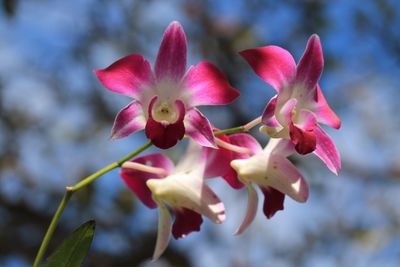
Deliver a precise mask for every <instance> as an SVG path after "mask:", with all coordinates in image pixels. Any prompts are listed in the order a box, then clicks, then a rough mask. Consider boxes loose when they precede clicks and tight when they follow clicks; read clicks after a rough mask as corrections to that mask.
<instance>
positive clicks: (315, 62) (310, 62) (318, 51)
mask: <svg viewBox="0 0 400 267" xmlns="http://www.w3.org/2000/svg"><path fill="white" fill-rule="evenodd" d="M323 68H324V56H323V55H322V47H321V42H320V40H319V37H318V35H316V34H313V35H311V37H310V39H309V40H308V42H307V47H306V49H305V51H304V54H303V56H302V57H301V59H300V61H299V64H298V65H297V75H296V80H297V81H301V82H304V83H305V85H306V88H307V89H308V90H314V88H315V86H316V85H317V83H318V80H319V78H320V77H321V74H322V70H323Z"/></svg>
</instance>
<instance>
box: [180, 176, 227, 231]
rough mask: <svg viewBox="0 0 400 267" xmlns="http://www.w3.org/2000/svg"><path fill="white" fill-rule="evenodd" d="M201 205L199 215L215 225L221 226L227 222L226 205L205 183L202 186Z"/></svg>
mask: <svg viewBox="0 0 400 267" xmlns="http://www.w3.org/2000/svg"><path fill="white" fill-rule="evenodd" d="M199 204H200V207H199V208H200V209H199V210H198V211H197V212H198V213H200V214H203V215H204V216H206V217H207V218H209V219H210V220H211V221H212V222H214V223H218V224H220V223H223V222H224V221H225V218H226V216H225V206H224V203H222V202H221V200H220V199H219V197H218V196H217V195H216V194H215V193H214V191H212V190H211V188H210V187H209V186H208V185H206V184H205V183H202V185H201V202H200V203H199ZM187 208H190V207H187ZM195 211H196V210H195Z"/></svg>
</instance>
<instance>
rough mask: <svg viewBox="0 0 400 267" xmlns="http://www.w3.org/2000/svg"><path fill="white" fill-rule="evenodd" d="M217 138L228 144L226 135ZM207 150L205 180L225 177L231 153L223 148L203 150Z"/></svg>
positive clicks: (229, 166)
mask: <svg viewBox="0 0 400 267" xmlns="http://www.w3.org/2000/svg"><path fill="white" fill-rule="evenodd" d="M217 138H219V139H221V140H222V141H224V142H229V138H228V137H227V136H226V135H220V136H218V137H217ZM205 149H206V150H207V163H206V168H205V172H204V177H205V178H213V177H218V176H223V175H225V174H226V173H227V172H228V171H229V169H230V168H231V165H230V163H231V160H232V154H233V152H232V151H230V150H227V149H223V148H205Z"/></svg>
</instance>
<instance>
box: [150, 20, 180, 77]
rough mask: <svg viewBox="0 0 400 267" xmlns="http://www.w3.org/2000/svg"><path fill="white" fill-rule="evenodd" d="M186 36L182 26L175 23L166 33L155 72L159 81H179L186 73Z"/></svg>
mask: <svg viewBox="0 0 400 267" xmlns="http://www.w3.org/2000/svg"><path fill="white" fill-rule="evenodd" d="M186 43H187V42H186V36H185V32H184V31H183V28H182V25H181V24H180V23H179V22H177V21H174V22H172V23H171V24H169V26H168V28H167V29H166V30H165V32H164V36H163V39H162V41H161V45H160V49H159V50H158V55H157V59H156V63H155V66H154V72H155V75H156V77H157V79H158V80H162V79H165V78H167V79H173V80H176V81H179V80H181V79H182V77H183V75H184V74H185V71H186Z"/></svg>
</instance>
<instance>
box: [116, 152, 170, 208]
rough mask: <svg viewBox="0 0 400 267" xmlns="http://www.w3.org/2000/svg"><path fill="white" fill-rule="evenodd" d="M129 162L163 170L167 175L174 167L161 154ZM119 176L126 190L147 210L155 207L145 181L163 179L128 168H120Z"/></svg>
mask: <svg viewBox="0 0 400 267" xmlns="http://www.w3.org/2000/svg"><path fill="white" fill-rule="evenodd" d="M130 161H132V162H137V163H141V164H146V165H149V166H152V167H157V168H163V169H165V170H166V171H167V173H171V172H172V169H173V167H174V164H173V163H172V161H171V160H170V159H169V158H168V157H167V156H164V155H163V154H150V155H146V156H142V157H139V158H135V159H133V160H130ZM120 175H121V177H122V179H123V180H124V181H125V183H126V185H127V186H128V188H129V189H130V190H131V191H132V192H133V193H134V194H135V195H136V196H137V197H138V198H139V199H140V200H141V201H142V202H143V204H145V205H146V206H147V207H149V208H155V207H157V205H156V203H155V202H154V200H153V198H152V196H151V192H150V190H149V188H148V187H147V185H146V181H147V180H149V179H160V178H163V177H162V176H161V175H158V174H154V173H148V172H143V171H138V170H133V169H129V168H121V171H120Z"/></svg>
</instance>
